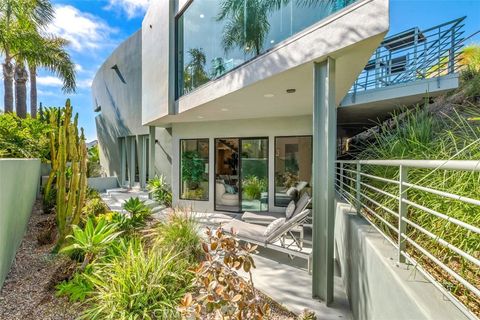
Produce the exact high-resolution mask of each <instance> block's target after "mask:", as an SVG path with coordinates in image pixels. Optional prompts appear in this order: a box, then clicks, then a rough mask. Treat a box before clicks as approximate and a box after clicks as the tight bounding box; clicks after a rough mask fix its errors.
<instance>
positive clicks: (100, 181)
mask: <svg viewBox="0 0 480 320" xmlns="http://www.w3.org/2000/svg"><path fill="white" fill-rule="evenodd" d="M88 186H89V187H90V188H92V189H95V190H97V191H98V192H105V191H106V190H107V189H115V188H118V186H119V185H118V179H117V177H98V178H88Z"/></svg>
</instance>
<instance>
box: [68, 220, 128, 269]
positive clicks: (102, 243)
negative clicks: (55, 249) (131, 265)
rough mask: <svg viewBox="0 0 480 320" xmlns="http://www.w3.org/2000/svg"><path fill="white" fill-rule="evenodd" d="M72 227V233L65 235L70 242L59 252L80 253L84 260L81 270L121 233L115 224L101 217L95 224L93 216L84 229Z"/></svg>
mask: <svg viewBox="0 0 480 320" xmlns="http://www.w3.org/2000/svg"><path fill="white" fill-rule="evenodd" d="M72 228H73V234H72V235H69V236H67V239H68V240H70V241H71V242H72V244H71V245H69V246H66V247H64V248H63V249H62V250H61V251H60V252H62V253H67V254H69V253H74V252H75V253H80V254H82V255H83V256H84V260H83V263H82V266H81V270H84V269H85V267H86V266H87V265H88V264H89V263H90V261H92V260H93V259H94V258H95V257H96V256H97V255H98V254H99V253H101V252H103V251H104V250H105V249H106V247H107V246H108V245H109V244H110V243H112V241H113V240H115V238H117V237H118V236H119V235H120V234H121V232H119V231H118V229H117V224H115V223H108V222H107V221H106V220H105V219H103V218H102V219H100V220H98V222H97V223H96V224H95V223H94V218H89V219H88V220H87V223H86V224H85V228H84V229H81V228H80V227H79V226H76V225H74V226H73V227H72Z"/></svg>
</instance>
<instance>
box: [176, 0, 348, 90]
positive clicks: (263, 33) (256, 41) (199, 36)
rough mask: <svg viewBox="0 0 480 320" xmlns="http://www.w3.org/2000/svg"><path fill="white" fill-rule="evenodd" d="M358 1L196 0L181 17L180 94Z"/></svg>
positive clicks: (178, 40) (178, 45) (178, 31)
mask: <svg viewBox="0 0 480 320" xmlns="http://www.w3.org/2000/svg"><path fill="white" fill-rule="evenodd" d="M353 2H355V0H328V1H326V0H308V1H307V0H305V1H297V0H282V1H275V0H267V1H265V0H194V1H193V2H192V3H191V4H190V6H189V7H188V8H187V9H186V10H185V12H184V13H183V14H182V15H181V16H180V17H178V19H177V26H176V34H177V36H176V56H177V65H176V70H177V71H176V73H177V81H178V83H177V97H179V96H182V95H183V94H185V93H188V92H190V91H192V90H193V89H195V88H197V87H199V86H201V85H202V84H204V83H206V82H208V81H210V80H212V79H215V78H218V77H219V76H221V75H223V74H225V73H226V72H228V71H230V70H231V69H233V68H235V67H237V66H239V65H241V64H242V63H244V62H245V61H248V60H250V59H252V58H254V57H256V56H257V55H259V54H261V53H264V52H266V51H268V50H269V49H270V48H272V47H273V46H275V45H276V44H277V43H279V42H281V41H283V40H285V39H287V38H288V37H290V36H292V35H293V34H295V33H297V32H299V31H301V30H302V29H305V28H306V27H308V26H310V25H312V24H314V23H316V22H317V21H320V20H322V19H323V18H325V17H326V16H328V15H330V14H332V13H334V12H336V11H338V10H340V9H342V8H344V7H345V6H347V5H349V4H351V3H353Z"/></svg>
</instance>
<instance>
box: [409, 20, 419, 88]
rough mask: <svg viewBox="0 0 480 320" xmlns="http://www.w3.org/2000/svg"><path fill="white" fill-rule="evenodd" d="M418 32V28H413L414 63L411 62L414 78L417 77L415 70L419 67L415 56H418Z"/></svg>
mask: <svg viewBox="0 0 480 320" xmlns="http://www.w3.org/2000/svg"><path fill="white" fill-rule="evenodd" d="M418 33H419V30H418V28H415V36H414V40H413V41H414V47H413V59H414V60H413V61H415V62H414V64H413V77H414V79H413V80H415V78H416V77H417V70H418V69H419V68H418V61H417V58H418ZM407 63H408V62H407Z"/></svg>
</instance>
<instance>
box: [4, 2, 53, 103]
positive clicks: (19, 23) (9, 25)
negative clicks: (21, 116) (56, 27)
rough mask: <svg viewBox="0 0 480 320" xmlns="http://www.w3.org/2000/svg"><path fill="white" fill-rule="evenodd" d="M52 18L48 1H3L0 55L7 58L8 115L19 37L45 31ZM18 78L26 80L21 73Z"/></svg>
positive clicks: (51, 10) (6, 92) (6, 95)
mask: <svg viewBox="0 0 480 320" xmlns="http://www.w3.org/2000/svg"><path fill="white" fill-rule="evenodd" d="M53 17H54V11H53V7H52V4H51V3H50V1H49V0H0V53H3V54H4V56H5V59H4V61H3V63H2V65H3V76H4V89H5V92H4V106H5V111H6V112H12V111H13V100H14V99H13V80H14V77H15V73H16V72H15V68H14V65H13V60H14V57H13V55H14V51H13V47H15V46H16V42H17V41H18V35H19V34H22V32H23V31H24V30H32V29H35V30H38V29H40V28H43V27H44V26H46V25H47V24H48V23H49V22H51V21H52V19H53ZM17 47H18V45H17ZM17 77H19V81H23V79H24V74H22V72H21V71H20V69H18V74H17Z"/></svg>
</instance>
